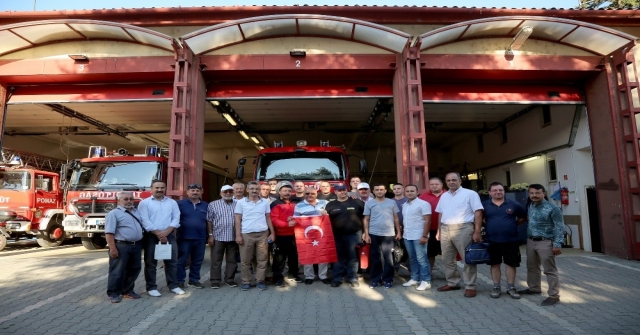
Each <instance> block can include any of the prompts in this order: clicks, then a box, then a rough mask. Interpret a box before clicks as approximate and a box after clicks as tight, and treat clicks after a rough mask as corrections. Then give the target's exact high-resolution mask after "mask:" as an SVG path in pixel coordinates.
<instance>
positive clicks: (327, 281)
mask: <svg viewBox="0 0 640 335" xmlns="http://www.w3.org/2000/svg"><path fill="white" fill-rule="evenodd" d="M321 281H322V283H323V284H327V285H328V284H331V279H329V278H325V279H322V280H321Z"/></svg>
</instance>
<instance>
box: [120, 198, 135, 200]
mask: <svg viewBox="0 0 640 335" xmlns="http://www.w3.org/2000/svg"><path fill="white" fill-rule="evenodd" d="M120 199H121V200H124V201H128V200H133V198H120Z"/></svg>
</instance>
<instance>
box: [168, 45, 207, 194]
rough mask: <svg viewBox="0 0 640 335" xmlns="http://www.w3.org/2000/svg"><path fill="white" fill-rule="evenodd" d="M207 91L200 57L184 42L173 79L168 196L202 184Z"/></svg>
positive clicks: (182, 192) (183, 192)
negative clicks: (192, 184) (192, 185)
mask: <svg viewBox="0 0 640 335" xmlns="http://www.w3.org/2000/svg"><path fill="white" fill-rule="evenodd" d="M205 91H206V86H205V83H204V78H203V77H202V73H200V59H199V58H198V57H197V56H196V55H194V54H193V52H192V51H191V50H190V49H188V48H187V47H186V46H185V48H183V49H180V52H179V53H178V56H177V59H176V67H175V77H174V82H173V104H172V106H171V130H170V133H169V142H170V143H169V171H168V174H167V176H168V177H167V196H171V197H182V196H184V195H185V191H186V189H187V186H188V185H189V184H191V183H198V184H202V159H203V157H202V151H203V144H204V112H205V107H204V104H205V93H206V92H205Z"/></svg>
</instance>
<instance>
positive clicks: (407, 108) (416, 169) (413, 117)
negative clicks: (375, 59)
mask: <svg viewBox="0 0 640 335" xmlns="http://www.w3.org/2000/svg"><path fill="white" fill-rule="evenodd" d="M396 64H397V66H396V73H395V75H394V77H393V108H394V122H395V128H396V129H395V131H396V134H395V135H396V161H397V163H396V164H397V169H398V170H397V174H398V181H399V182H401V183H403V184H405V185H407V184H415V185H417V186H418V190H421V191H422V190H426V189H427V188H428V187H427V186H428V184H429V182H428V181H429V178H428V176H429V175H428V164H427V137H426V134H425V127H424V106H423V104H422V80H421V77H420V44H419V43H418V45H416V46H413V47H411V46H409V45H408V44H407V46H406V47H405V48H404V50H403V52H402V53H401V54H398V55H397V57H396Z"/></svg>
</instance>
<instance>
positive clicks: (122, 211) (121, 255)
mask: <svg viewBox="0 0 640 335" xmlns="http://www.w3.org/2000/svg"><path fill="white" fill-rule="evenodd" d="M140 222H141V220H140V214H139V213H138V211H137V210H136V208H135V207H134V206H133V193H131V192H120V193H119V194H118V207H117V208H116V209H114V210H112V211H110V212H109V213H108V214H107V217H106V219H105V225H104V232H105V238H106V239H107V244H108V245H109V280H108V282H107V295H109V299H110V300H111V302H112V303H119V302H120V301H122V296H124V297H125V298H129V299H139V298H140V295H139V294H137V293H136V292H134V291H133V287H134V285H135V281H136V279H137V278H138V275H139V274H140V270H141V269H142V265H141V264H140V256H141V255H140V254H141V253H142V244H141V243H140V241H141V240H142V226H141V225H140Z"/></svg>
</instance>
